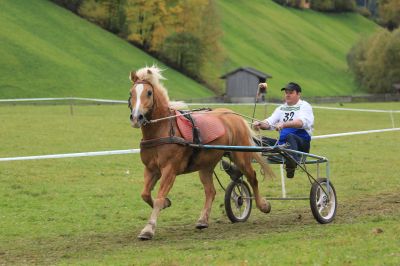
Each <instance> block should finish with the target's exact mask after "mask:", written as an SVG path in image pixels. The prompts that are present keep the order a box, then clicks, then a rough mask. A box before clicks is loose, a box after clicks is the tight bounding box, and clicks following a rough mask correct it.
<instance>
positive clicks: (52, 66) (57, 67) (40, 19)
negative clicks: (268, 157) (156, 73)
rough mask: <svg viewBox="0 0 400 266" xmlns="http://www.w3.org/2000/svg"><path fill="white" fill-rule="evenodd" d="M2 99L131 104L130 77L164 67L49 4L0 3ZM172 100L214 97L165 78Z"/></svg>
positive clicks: (39, 0)
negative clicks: (133, 72) (88, 99)
mask: <svg viewBox="0 0 400 266" xmlns="http://www.w3.org/2000/svg"><path fill="white" fill-rule="evenodd" d="M0 26H1V31H0V98H25V97H63V96H74V97H96V98H112V99H126V98H127V96H128V89H129V86H130V83H129V80H128V73H129V71H131V70H134V69H138V68H140V67H143V66H145V65H152V64H153V63H156V64H158V65H159V66H160V67H162V68H164V69H166V67H165V66H163V65H162V64H161V63H160V62H158V61H157V60H155V59H154V58H152V57H150V56H149V55H147V54H145V53H143V52H142V51H141V50H139V49H137V48H135V47H133V46H131V45H129V44H128V43H126V42H125V41H123V40H121V39H119V38H118V37H116V36H114V35H112V34H111V33H108V32H106V31H104V30H102V29H100V28H99V27H97V26H95V25H93V24H91V23H89V22H87V21H85V20H83V19H81V18H79V17H78V16H76V15H74V14H72V13H70V12H68V11H67V10H65V9H63V8H61V7H59V6H57V5H55V4H53V3H51V2H49V1H46V0H36V1H25V0H13V1H0ZM164 76H166V77H167V79H168V80H167V81H165V82H164V84H165V86H166V87H167V88H168V89H169V94H170V97H171V99H192V98H201V97H209V96H212V95H213V93H212V92H211V91H209V90H208V89H206V88H204V87H203V86H201V85H199V84H198V83H196V82H194V81H193V80H191V79H189V78H187V77H185V76H184V75H182V74H180V73H178V72H176V71H173V70H172V69H167V70H166V71H165V72H164Z"/></svg>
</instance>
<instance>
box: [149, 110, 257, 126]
mask: <svg viewBox="0 0 400 266" xmlns="http://www.w3.org/2000/svg"><path fill="white" fill-rule="evenodd" d="M213 112H214V113H222V114H233V115H238V116H241V117H244V118H247V119H252V120H253V121H258V122H262V120H258V119H255V118H253V117H250V116H247V115H244V114H240V113H236V112H226V111H213ZM193 113H196V114H208V113H209V111H207V112H204V111H196V110H191V111H188V112H186V113H185V114H178V115H171V116H166V117H162V118H158V119H151V120H147V122H148V123H150V124H151V123H157V122H160V121H163V120H166V119H170V118H175V117H180V116H185V115H187V114H193Z"/></svg>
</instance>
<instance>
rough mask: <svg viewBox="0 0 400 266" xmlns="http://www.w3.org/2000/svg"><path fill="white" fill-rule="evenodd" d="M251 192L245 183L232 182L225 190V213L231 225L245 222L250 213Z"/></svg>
mask: <svg viewBox="0 0 400 266" xmlns="http://www.w3.org/2000/svg"><path fill="white" fill-rule="evenodd" d="M251 204H252V201H251V191H250V188H249V185H247V183H246V182H245V181H242V180H241V181H236V182H235V181H232V182H231V183H229V185H228V187H227V188H226V190H225V211H226V214H227V215H228V218H229V220H231V222H232V223H237V222H245V221H246V220H247V219H248V218H249V216H250V213H251Z"/></svg>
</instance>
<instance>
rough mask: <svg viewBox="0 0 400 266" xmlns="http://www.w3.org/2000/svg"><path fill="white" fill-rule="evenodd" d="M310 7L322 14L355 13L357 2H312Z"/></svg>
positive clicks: (343, 0) (330, 0)
mask: <svg viewBox="0 0 400 266" xmlns="http://www.w3.org/2000/svg"><path fill="white" fill-rule="evenodd" d="M310 7H311V8H312V9H314V10H318V11H322V12H346V11H354V9H355V7H356V2H355V0H311V2H310Z"/></svg>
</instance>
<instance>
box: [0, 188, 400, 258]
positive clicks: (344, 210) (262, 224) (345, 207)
mask: <svg viewBox="0 0 400 266" xmlns="http://www.w3.org/2000/svg"><path fill="white" fill-rule="evenodd" d="M217 212H218V208H217V207H216V208H215V209H214V215H215V216H217V215H220V214H217ZM253 215H255V216H256V217H252V218H251V219H250V220H249V221H247V222H246V223H239V224H232V223H230V222H229V221H228V219H227V218H225V217H221V219H219V220H218V219H217V220H216V221H214V223H213V224H211V225H210V228H208V229H206V230H203V231H198V230H196V229H194V223H193V224H185V225H176V226H169V227H168V228H166V227H165V226H162V225H160V226H159V228H158V232H157V236H156V238H155V239H154V240H152V241H149V242H141V241H138V240H137V239H136V234H137V232H139V231H140V229H141V226H142V225H137V226H136V227H135V228H131V229H130V230H129V231H128V232H115V233H100V234H90V235H84V236H59V237H55V238H46V239H35V240H32V241H24V240H20V241H19V242H20V243H18V241H17V243H18V244H16V245H17V246H18V248H16V249H13V250H7V249H4V247H3V250H0V265H3V264H4V265H5V264H54V263H57V261H59V260H60V259H68V257H69V255H68V254H71V256H72V254H77V253H80V254H91V255H93V254H96V253H98V254H99V255H100V254H102V253H103V252H104V251H105V250H118V249H121V248H124V247H131V248H132V249H135V248H144V247H146V246H148V245H149V246H151V247H157V246H165V245H170V244H171V243H174V242H180V243H181V242H185V241H186V242H187V245H185V249H190V248H191V245H192V244H190V243H195V242H196V241H197V240H201V241H204V240H209V241H212V240H230V239H237V238H238V237H239V238H243V239H245V238H254V237H255V236H256V235H260V234H268V233H276V232H287V231H293V230H298V229H299V228H301V227H304V226H306V225H312V224H316V221H315V220H314V218H313V216H312V214H311V211H310V209H309V208H307V207H304V208H302V209H298V210H296V211H295V212H293V211H292V212H289V211H288V212H281V211H280V212H274V211H272V213H271V214H269V217H268V218H267V219H265V218H263V217H262V216H261V217H258V215H263V214H261V213H260V214H257V210H253V212H252V216H253ZM380 215H400V194H399V193H395V192H393V193H384V194H379V195H376V196H374V197H369V198H363V199H355V200H353V201H351V202H343V203H341V202H340V199H339V205H338V209H337V215H336V219H335V220H334V223H335V224H349V223H352V222H354V221H357V220H359V219H360V218H364V217H376V216H380ZM249 224H250V226H249ZM16 245H15V243H14V244H13V246H14V247H15V246H16ZM177 248H178V249H179V247H177Z"/></svg>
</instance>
